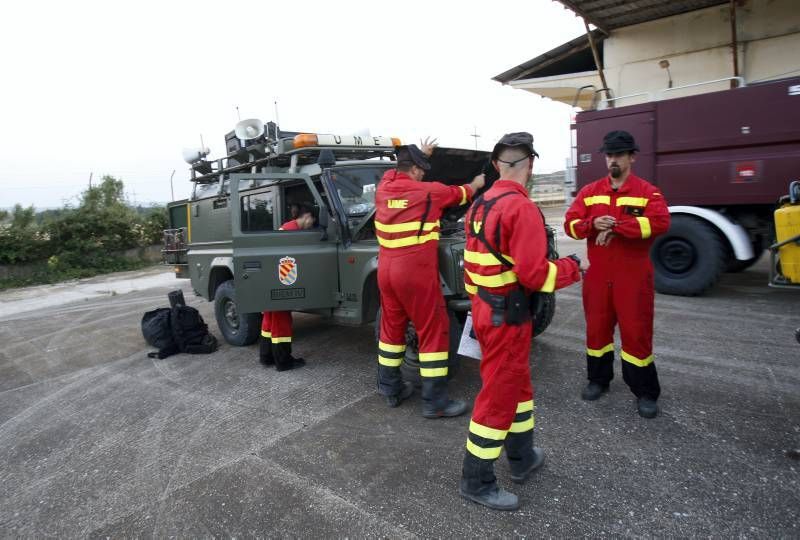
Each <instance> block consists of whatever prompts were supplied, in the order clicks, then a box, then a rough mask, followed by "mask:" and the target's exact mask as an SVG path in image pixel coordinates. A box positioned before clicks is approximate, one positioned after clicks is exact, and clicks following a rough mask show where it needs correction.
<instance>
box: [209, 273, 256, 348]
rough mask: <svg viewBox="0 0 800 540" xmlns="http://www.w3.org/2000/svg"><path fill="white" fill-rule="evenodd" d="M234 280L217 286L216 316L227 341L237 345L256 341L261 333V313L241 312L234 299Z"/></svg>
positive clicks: (215, 299)
mask: <svg viewBox="0 0 800 540" xmlns="http://www.w3.org/2000/svg"><path fill="white" fill-rule="evenodd" d="M234 298H235V296H234V287H233V280H230V279H229V280H228V281H226V282H224V283H222V284H221V285H220V286H219V287H217V290H216V292H215V293H214V317H215V318H216V319H217V327H218V328H219V331H220V332H222V337H224V338H225V341H227V342H228V343H230V344H231V345H234V346H236V347H244V346H247V345H251V344H253V343H255V342H256V340H257V339H258V336H259V335H260V334H261V313H239V311H238V310H237V309H236V301H235V300H234Z"/></svg>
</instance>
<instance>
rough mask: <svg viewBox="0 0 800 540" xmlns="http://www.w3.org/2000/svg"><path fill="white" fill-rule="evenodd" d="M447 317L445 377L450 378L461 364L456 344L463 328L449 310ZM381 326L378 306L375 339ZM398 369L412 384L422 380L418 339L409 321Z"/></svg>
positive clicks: (377, 338)
mask: <svg viewBox="0 0 800 540" xmlns="http://www.w3.org/2000/svg"><path fill="white" fill-rule="evenodd" d="M447 317H448V319H449V324H450V344H449V351H448V355H447V378H448V379H452V378H453V377H455V376H456V373H458V368H459V366H460V364H461V360H460V357H459V356H458V345H459V343H460V342H461V330H462V329H463V328H464V326H463V323H461V322H459V317H458V316H457V315H456V314H455V313H454V312H453V311H451V310H448V311H447ZM380 328H381V308H380V307H379V308H378V313H377V315H376V316H375V341H376V342H377V341H378V340H379V339H380ZM400 371H401V372H402V373H403V380H406V381H410V382H412V383H414V385H416V386H419V385H421V384H422V380H421V378H420V374H419V340H418V338H417V332H416V331H415V330H414V325H413V324H412V323H411V322H409V323H408V328H406V354H405V357H404V358H403V364H402V365H401V366H400Z"/></svg>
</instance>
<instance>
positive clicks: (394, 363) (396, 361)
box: [378, 355, 403, 367]
mask: <svg viewBox="0 0 800 540" xmlns="http://www.w3.org/2000/svg"><path fill="white" fill-rule="evenodd" d="M378 363H379V364H380V365H382V366H386V367H400V364H402V363H403V359H402V358H386V357H385V356H381V355H378Z"/></svg>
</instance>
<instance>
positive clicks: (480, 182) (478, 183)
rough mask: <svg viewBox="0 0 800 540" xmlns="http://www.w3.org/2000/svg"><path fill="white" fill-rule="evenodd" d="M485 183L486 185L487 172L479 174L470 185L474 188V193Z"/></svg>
mask: <svg viewBox="0 0 800 540" xmlns="http://www.w3.org/2000/svg"><path fill="white" fill-rule="evenodd" d="M485 185H486V175H485V174H479V175H478V176H476V177H475V178H473V179H472V182H470V183H469V187H471V188H472V193H475V192H476V191H478V190H479V189H481V188H482V187H483V186H485Z"/></svg>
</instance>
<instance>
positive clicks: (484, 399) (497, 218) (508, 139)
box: [459, 132, 586, 510]
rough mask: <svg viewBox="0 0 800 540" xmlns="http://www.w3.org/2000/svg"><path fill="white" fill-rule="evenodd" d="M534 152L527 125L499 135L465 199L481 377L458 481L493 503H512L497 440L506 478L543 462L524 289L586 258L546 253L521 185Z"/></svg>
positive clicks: (558, 284) (474, 496) (468, 276)
mask: <svg viewBox="0 0 800 540" xmlns="http://www.w3.org/2000/svg"><path fill="white" fill-rule="evenodd" d="M535 157H538V154H537V153H536V151H535V150H534V148H533V136H531V134H530V133H524V132H522V133H509V134H507V135H504V136H503V137H502V138H501V139H500V141H499V142H498V143H497V144H496V145H495V147H494V150H493V152H492V163H493V166H494V168H495V169H497V172H498V173H499V175H500V179H499V180H497V181H496V182H494V184H493V185H492V187H491V188H489V190H487V191H486V193H484V194H483V195H482V196H481V197H479V198H478V199H477V200H476V201H475V202H474V203H473V204H472V207H471V208H470V210H469V211H468V212H467V216H466V220H465V221H466V223H465V226H466V230H467V246H466V250H465V251H464V282H465V286H466V289H467V292H468V293H470V295H471V296H472V320H473V325H474V326H473V328H474V330H475V334H476V336H477V338H478V343H480V347H481V353H482V359H481V366H480V372H481V382H482V386H481V390H480V392H479V393H478V395H477V397H476V398H475V407H474V410H473V412H472V420H471V421H470V423H469V433H468V436H467V447H466V451H465V453H464V464H463V468H462V474H461V481H460V486H459V491H460V493H461V496H462V497H464V498H466V499H469V500H472V501H474V502H476V503H478V504H482V505H484V506H488V507H489V508H493V509H496V510H516V509H517V508H518V507H519V500H518V498H517V496H516V495H514V494H513V493H509V492H508V491H506V490H504V489H502V488H500V487H499V486H498V485H497V479H496V478H495V475H494V462H495V461H496V460H497V459H498V458H499V457H500V453H501V452H502V450H503V448H505V450H506V457H508V462H509V465H510V468H511V479H512V480H513V481H514V482H517V483H523V482H525V480H526V479H527V478H528V476H529V475H530V474H531V473H532V472H533V471H535V470H536V469H538V468H539V467H540V466H541V465H542V463H543V462H544V452H543V451H542V450H541V449H540V448H535V447H534V446H533V426H534V418H533V408H534V407H533V387H532V385H531V372H530V350H531V338H532V337H533V324H532V320H531V312H532V309H531V305H530V298H531V295H532V293H534V292H537V291H539V292H544V293H552V292H554V291H555V290H556V289H560V288H562V287H566V286H568V285H571V284H573V283H575V282H577V281H579V280H580V278H581V274H580V271H581V270H583V269H585V268H586V265H585V263H581V261H580V259H579V258H578V257H577V256H575V255H570V256H569V257H564V258H561V259H558V260H555V261H550V260H548V259H547V250H548V243H547V234H546V232H545V225H544V220H543V219H542V214H541V212H540V211H539V209H538V208H537V207H536V205H535V204H534V203H533V202H531V200H530V198H529V197H528V192H527V190H526V189H525V183H526V182H527V181H528V179H529V178H530V177H531V172H532V170H533V161H534V158H535Z"/></svg>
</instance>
